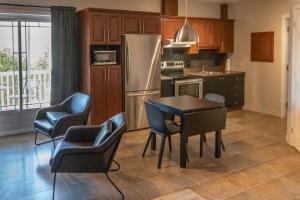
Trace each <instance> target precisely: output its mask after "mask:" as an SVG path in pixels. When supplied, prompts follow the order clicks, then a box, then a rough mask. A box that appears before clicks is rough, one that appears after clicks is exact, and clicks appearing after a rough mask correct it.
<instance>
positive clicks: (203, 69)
mask: <svg viewBox="0 0 300 200" xmlns="http://www.w3.org/2000/svg"><path fill="white" fill-rule="evenodd" d="M205 68H206V66H205V65H203V66H202V73H204V72H205Z"/></svg>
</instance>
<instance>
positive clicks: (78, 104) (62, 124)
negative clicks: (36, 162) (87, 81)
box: [34, 92, 90, 147]
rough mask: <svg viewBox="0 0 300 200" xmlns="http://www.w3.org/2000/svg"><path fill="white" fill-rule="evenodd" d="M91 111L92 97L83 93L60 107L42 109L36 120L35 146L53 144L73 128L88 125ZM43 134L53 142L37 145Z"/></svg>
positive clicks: (68, 99)
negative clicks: (38, 136) (39, 134)
mask: <svg viewBox="0 0 300 200" xmlns="http://www.w3.org/2000/svg"><path fill="white" fill-rule="evenodd" d="M89 111H90V97H89V95H86V94H83V93H79V92H78V93H75V94H73V95H72V96H70V97H69V98H67V99H66V100H65V101H64V102H62V103H61V104H59V105H55V106H51V107H48V108H41V109H40V110H38V112H37V114H36V118H35V120H34V128H35V130H36V132H35V144H36V145H40V144H44V143H47V142H51V141H52V142H53V145H54V147H55V139H57V138H58V137H59V136H63V135H65V133H66V132H67V130H68V129H69V128H70V127H71V126H75V125H84V124H86V123H87V119H88V115H89ZM38 133H41V134H43V135H45V136H47V137H49V138H51V140H49V141H46V142H42V143H37V135H38Z"/></svg>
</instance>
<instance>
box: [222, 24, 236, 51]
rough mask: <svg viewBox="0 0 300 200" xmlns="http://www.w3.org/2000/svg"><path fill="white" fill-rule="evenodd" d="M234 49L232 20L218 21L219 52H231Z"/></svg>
mask: <svg viewBox="0 0 300 200" xmlns="http://www.w3.org/2000/svg"><path fill="white" fill-rule="evenodd" d="M233 50H234V22H233V21H221V22H220V53H233Z"/></svg>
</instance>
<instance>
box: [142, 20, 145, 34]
mask: <svg viewBox="0 0 300 200" xmlns="http://www.w3.org/2000/svg"><path fill="white" fill-rule="evenodd" d="M142 23H143V34H144V33H145V22H144V21H143V22H142Z"/></svg>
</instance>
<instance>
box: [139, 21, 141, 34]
mask: <svg viewBox="0 0 300 200" xmlns="http://www.w3.org/2000/svg"><path fill="white" fill-rule="evenodd" d="M139 25H140V33H142V21H140V24H139Z"/></svg>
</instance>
